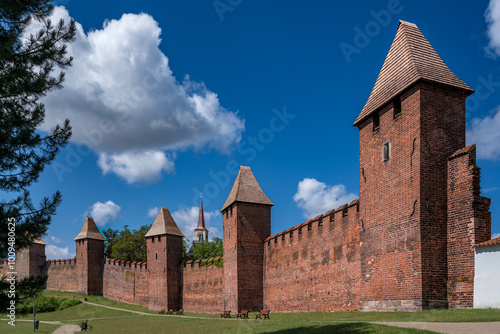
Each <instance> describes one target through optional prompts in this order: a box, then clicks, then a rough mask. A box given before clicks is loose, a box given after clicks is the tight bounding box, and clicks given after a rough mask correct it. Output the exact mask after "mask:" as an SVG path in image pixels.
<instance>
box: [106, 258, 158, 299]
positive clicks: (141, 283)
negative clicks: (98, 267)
mask: <svg viewBox="0 0 500 334" xmlns="http://www.w3.org/2000/svg"><path fill="white" fill-rule="evenodd" d="M103 276H104V277H103V296H104V297H106V298H109V299H113V300H117V301H120V302H123V303H129V304H135V305H141V306H145V307H147V306H148V270H147V264H145V263H144V264H143V263H141V262H139V263H137V262H130V261H127V262H125V261H120V260H114V259H107V260H106V264H105V265H104V275H103Z"/></svg>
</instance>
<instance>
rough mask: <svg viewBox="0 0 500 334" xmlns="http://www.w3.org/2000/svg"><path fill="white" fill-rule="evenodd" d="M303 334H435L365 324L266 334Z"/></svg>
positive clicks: (345, 324)
mask: <svg viewBox="0 0 500 334" xmlns="http://www.w3.org/2000/svg"><path fill="white" fill-rule="evenodd" d="M299 333H300V334H302V333H308V334H309V333H313V334H317V333H342V334H372V333H386V334H392V333H434V332H429V331H425V330H417V329H410V328H400V327H391V326H384V325H375V324H369V323H363V322H351V323H341V324H333V325H325V326H302V327H296V328H291V329H283V330H277V331H271V332H265V334H299Z"/></svg>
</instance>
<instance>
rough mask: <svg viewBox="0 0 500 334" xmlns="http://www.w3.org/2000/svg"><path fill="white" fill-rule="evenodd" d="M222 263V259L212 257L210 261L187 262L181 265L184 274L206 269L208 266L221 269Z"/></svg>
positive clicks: (220, 257)
mask: <svg viewBox="0 0 500 334" xmlns="http://www.w3.org/2000/svg"><path fill="white" fill-rule="evenodd" d="M223 263H224V259H223V257H222V256H217V257H212V258H210V259H203V260H189V261H186V262H183V263H182V266H183V267H184V272H187V271H192V270H196V269H200V268H207V267H210V266H215V267H218V268H221V267H222V264H223Z"/></svg>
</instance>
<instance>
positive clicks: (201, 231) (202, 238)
mask: <svg viewBox="0 0 500 334" xmlns="http://www.w3.org/2000/svg"><path fill="white" fill-rule="evenodd" d="M207 241H208V230H207V229H206V227H205V215H204V213H203V198H200V213H199V215H198V227H197V228H195V229H194V240H193V243H195V244H198V243H204V242H207Z"/></svg>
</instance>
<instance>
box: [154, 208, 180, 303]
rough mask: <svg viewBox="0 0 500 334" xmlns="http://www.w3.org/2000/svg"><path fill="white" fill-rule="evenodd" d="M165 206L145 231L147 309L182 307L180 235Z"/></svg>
mask: <svg viewBox="0 0 500 334" xmlns="http://www.w3.org/2000/svg"><path fill="white" fill-rule="evenodd" d="M183 237H184V235H183V234H182V232H181V231H180V230H179V227H177V224H176V223H175V221H174V218H172V215H171V214H170V212H169V211H168V209H167V208H165V207H162V208H161V209H160V212H159V213H158V216H156V219H155V221H154V223H153V225H152V226H151V228H150V229H149V231H148V233H146V240H147V248H148V263H147V265H148V271H149V276H148V295H149V301H148V308H149V309H152V310H161V309H178V308H181V307H182V306H181V304H182V302H181V283H182V278H181V270H182V269H181V266H180V264H181V261H182V238H183Z"/></svg>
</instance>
